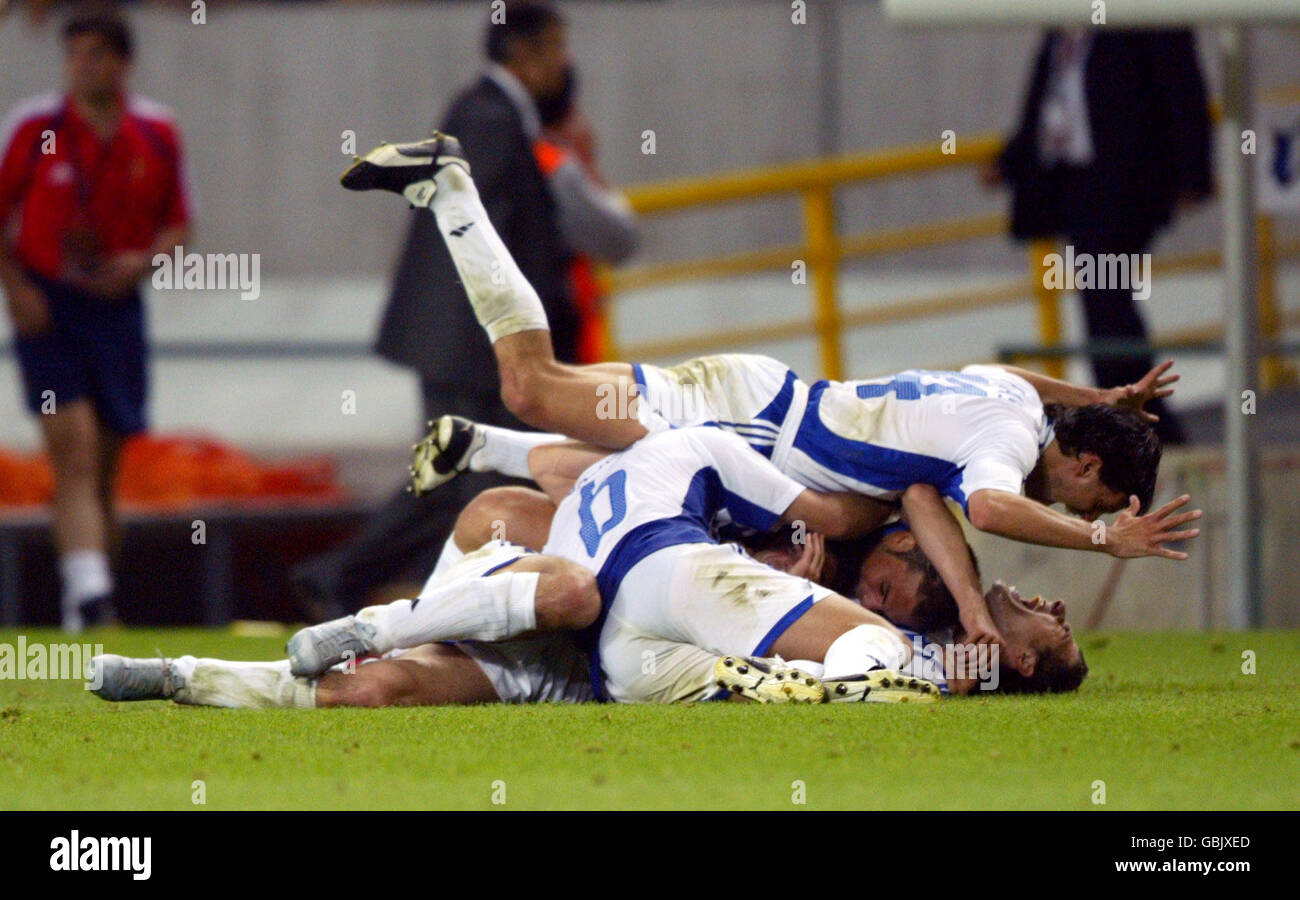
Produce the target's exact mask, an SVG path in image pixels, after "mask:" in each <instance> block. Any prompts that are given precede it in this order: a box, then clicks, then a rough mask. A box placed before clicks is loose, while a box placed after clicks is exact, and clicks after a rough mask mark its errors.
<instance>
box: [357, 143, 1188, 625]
mask: <svg viewBox="0 0 1300 900" xmlns="http://www.w3.org/2000/svg"><path fill="white" fill-rule="evenodd" d="M342 181H343V184H344V186H345V187H347V188H349V189H352V190H372V189H384V190H389V191H393V192H395V193H399V194H402V195H403V196H404V197H405V198H406V199H407V200H408V201H409V202H410V203H411V204H412V205H413V206H420V207H428V208H430V209H431V210H432V211H433V213H434V216H435V218H436V220H437V223H438V227H439V230H440V232H441V233H442V235H443V238H444V240H445V241H446V243H447V246H448V249H449V251H450V253H451V256H452V259H453V261H454V262H455V264H456V268H457V271H458V273H459V274H460V277H461V281H462V282H463V284H464V285H465V288H466V293H467V294H468V296H469V298H470V302H471V304H472V305H473V307H474V310H475V313H476V315H477V317H478V319H479V322H480V324H482V325H483V327H484V328H485V330H486V331H487V333H488V336H489V337H490V338H491V340H492V342H493V351H494V353H495V355H496V359H497V364H498V370H499V374H500V376H501V390H502V397H503V399H504V401H505V403H506V405H507V407H508V408H510V409H511V411H512V412H514V413H515V414H516V415H517V416H519V417H520V418H521V419H522V420H524V421H525V422H527V423H529V424H531V425H533V426H535V427H539V428H547V429H551V430H553V431H556V432H560V433H562V434H564V435H568V436H570V437H573V438H576V439H579V440H583V441H587V442H590V443H592V444H595V445H598V446H602V447H610V448H620V447H625V446H627V445H629V444H630V443H632V442H633V441H636V440H638V439H640V438H641V437H643V436H645V435H646V434H648V433H650V432H652V431H655V430H660V429H663V428H666V427H668V426H675V425H692V424H706V423H707V424H714V425H717V426H719V427H721V428H724V429H730V430H732V431H734V432H735V433H737V434H740V435H741V436H742V437H744V438H745V439H746V440H747V441H748V442H749V443H750V444H751V445H752V446H753V447H754V449H756V450H757V451H758V452H759V453H761V454H763V455H764V456H766V457H767V458H769V459H770V460H771V461H772V462H773V463H774V464H775V465H776V466H777V467H778V468H779V469H780V470H781V471H783V472H784V473H786V474H787V475H789V476H790V477H792V478H794V479H795V480H796V481H798V482H799V483H800V484H803V485H805V486H807V487H812V488H816V489H820V490H842V491H854V492H859V493H861V494H863V495H866V496H873V497H877V498H880V499H883V500H893V499H896V498H897V497H898V496H899V495H900V493H901V492H902V491H904V490H905V489H906V488H907V487H908V486H910V485H912V484H915V483H924V484H930V485H933V486H935V487H936V488H938V489H939V490H940V491H941V492H942V493H943V494H944V495H946V496H948V497H949V498H951V499H952V500H954V501H955V502H956V503H958V504H959V505H961V506H962V508H963V509H964V510H965V512H966V513H967V516H968V518H969V519H970V521H971V523H972V524H973V525H974V526H975V527H976V528H979V529H981V530H984V531H989V532H991V533H994V534H999V535H1002V536H1004V537H1009V538H1012V539H1015V540H1021V541H1026V542H1030V543H1038V544H1043V545H1047V546H1055V547H1068V548H1073V549H1080V550H1093V551H1102V552H1107V553H1110V554H1112V555H1114V556H1125V557H1129V556H1147V555H1151V556H1163V557H1166V558H1170V559H1184V558H1186V554H1185V553H1183V552H1181V551H1177V550H1174V549H1172V548H1170V547H1167V546H1165V545H1166V544H1167V543H1170V542H1175V541H1180V540H1186V539H1189V538H1194V537H1196V536H1197V534H1198V533H1199V531H1198V529H1195V528H1191V529H1185V530H1178V529H1179V528H1181V526H1183V525H1185V524H1187V523H1188V522H1191V521H1193V520H1195V519H1197V518H1199V517H1200V511H1199V510H1193V511H1187V512H1180V510H1181V509H1182V507H1183V506H1185V505H1186V503H1187V501H1188V499H1189V498H1188V497H1187V496H1182V497H1179V498H1177V499H1175V500H1173V501H1171V502H1170V503H1168V504H1166V505H1165V506H1163V507H1161V508H1160V509H1158V510H1156V511H1154V512H1152V513H1149V514H1147V515H1141V512H1142V510H1143V509H1144V508H1145V507H1147V506H1148V505H1149V504H1150V500H1151V496H1152V494H1153V492H1154V485H1155V476H1156V469H1157V466H1158V464H1159V459H1160V445H1159V441H1158V440H1157V439H1156V437H1155V435H1154V432H1153V431H1152V430H1151V428H1150V426H1149V424H1148V423H1147V422H1146V421H1144V419H1143V413H1142V407H1143V404H1144V403H1145V402H1147V401H1148V400H1150V399H1153V398H1156V397H1164V396H1167V395H1168V394H1169V393H1171V392H1172V391H1171V389H1170V388H1169V385H1170V384H1172V383H1173V381H1174V380H1176V378H1177V376H1169V375H1166V374H1165V373H1166V372H1167V370H1168V365H1165V366H1162V367H1157V368H1156V369H1153V370H1152V371H1151V372H1150V373H1148V375H1147V377H1146V378H1144V379H1143V380H1142V381H1141V382H1139V383H1138V384H1136V385H1130V386H1126V387H1123V388H1116V389H1113V390H1111V391H1093V390H1091V389H1087V388H1081V387H1077V386H1074V385H1070V384H1068V383H1065V382H1061V381H1057V380H1055V379H1050V378H1046V377H1044V376H1040V375H1037V374H1034V373H1031V372H1026V371H1022V370H1011V369H1009V368H1005V367H995V366H979V367H969V368H968V369H967V370H965V371H963V372H960V373H957V372H923V371H908V372H902V373H899V374H897V375H893V376H887V377H885V378H882V379H876V380H868V381H860V382H830V381H821V382H817V383H816V384H813V385H808V384H806V383H804V382H802V381H801V380H799V379H798V378H797V377H796V376H795V374H794V373H793V372H792V371H790V370H789V369H788V368H787V367H785V366H784V365H782V364H780V363H778V362H776V361H775V360H771V359H767V358H765V357H758V356H749V355H741V354H733V355H726V356H718V357H707V358H704V359H700V360H693V361H691V362H688V363H685V364H682V365H681V366H677V367H674V368H672V369H659V368H656V367H652V366H644V365H641V366H632V365H628V364H624V363H603V364H599V365H595V366H585V367H574V366H568V365H564V364H560V363H558V362H556V361H555V359H554V355H553V353H552V351H551V347H550V336H549V331H548V325H547V321H546V316H545V313H544V311H543V310H542V307H541V304H540V302H539V301H538V300H537V295H536V292H535V291H534V290H533V289H532V287H531V286H530V285H529V284H528V283H527V281H526V280H525V279H524V278H523V276H522V274H521V273H520V272H519V269H518V266H516V265H515V263H514V261H513V260H512V259H511V258H510V255H509V253H508V252H507V251H506V249H505V247H504V245H503V244H502V243H501V241H500V239H499V237H498V236H497V235H496V233H495V231H494V229H493V227H492V223H491V222H490V221H489V220H488V217H487V214H486V212H485V211H484V209H483V206H482V204H481V202H480V201H479V200H478V195H477V190H476V188H475V186H474V183H473V180H472V178H471V177H470V173H469V166H468V164H467V163H466V162H465V160H464V157H463V155H462V154H461V152H460V149H459V146H458V144H457V142H456V140H455V139H454V138H452V137H449V136H447V135H441V134H435V135H434V136H433V137H431V138H430V139H428V140H426V141H422V142H419V143H414V144H400V145H391V144H385V145H382V146H380V147H379V148H377V149H375V150H373V151H371V152H370V153H369V154H367V155H366V156H365V157H364V158H363V159H361V160H359V161H358V162H357V163H355V164H354V165H353V166H352V167H351V168H349V169H348V171H347V172H345V173H344V175H343V179H342ZM618 384H626V385H628V389H629V392H630V393H631V394H632V397H631V398H630V402H627V403H619V402H617V398H615V402H613V403H611V402H609V401H610V396H609V394H610V388H611V386H613V385H618ZM633 384H635V385H636V387H635V388H632V387H631V385H633ZM1044 402H1046V406H1044ZM554 440H555V436H554V435H551V436H547V435H528V436H522V435H517V434H515V433H512V432H508V431H506V430H502V429H486V428H475V427H472V426H470V425H469V424H468V423H463V422H460V421H457V420H454V419H444V420H441V421H440V422H439V423H438V424H437V427H436V429H435V432H434V434H433V435H431V439H430V440H429V441H428V442H427V443H426V444H425V445H424V446H423V452H422V453H420V454H418V455H417V466H416V470H417V471H416V473H415V474H416V479H417V481H416V484H417V487H421V488H430V487H434V486H436V485H437V484H438V483H440V482H441V481H445V480H446V479H447V478H449V477H451V476H452V475H454V474H455V472H456V471H458V470H460V469H464V468H467V467H468V468H485V469H486V468H495V469H497V470H499V471H505V472H508V473H511V474H523V472H525V471H526V470H527V462H528V456H529V452H530V451H531V450H532V449H533V448H534V447H538V446H540V445H543V444H545V443H547V442H549V441H554ZM1052 503H1061V504H1063V505H1064V506H1065V507H1066V508H1067V509H1068V510H1069V511H1070V512H1071V513H1073V514H1074V515H1073V516H1071V515H1066V514H1063V513H1060V512H1057V511H1055V510H1053V509H1051V508H1050V506H1049V504H1052ZM1116 511H1120V514H1119V516H1118V517H1117V518H1116V519H1115V521H1114V522H1113V523H1112V524H1111V525H1110V526H1109V527H1108V528H1106V529H1105V530H1104V531H1098V530H1097V529H1095V528H1094V527H1092V525H1091V524H1090V522H1091V521H1092V520H1095V519H1096V518H1097V517H1099V516H1100V515H1101V514H1103V513H1108V512H1116ZM875 512H877V513H878V512H879V509H878V508H877V509H876V510H875ZM881 521H883V519H880V518H877V519H874V520H872V521H870V522H865V523H864V525H866V526H867V527H874V526H875V525H878V524H880V522H881ZM1099 535H1100V536H1101V538H1100V539H1099V537H1098V536H1099ZM918 537H920V536H918ZM923 547H924V545H923ZM926 549H927V551H928V548H926ZM941 571H942V572H943V574H944V578H945V581H946V582H947V583H948V584H949V587H950V588H952V590H953V594H954V596H956V597H957V600H958V604H959V608H960V609H961V614H962V619H963V622H964V623H966V625H967V627H968V630H969V631H971V632H972V633H976V634H982V635H986V636H987V637H988V638H990V639H993V640H996V628H995V627H993V625H992V623H991V621H990V619H989V613H988V610H987V607H986V606H985V605H984V604H983V602H982V601H977V599H976V598H979V597H982V593H981V591H980V590H979V585H978V581H977V579H976V578H975V576H974V573H973V570H971V569H970V568H969V567H968V566H967V565H966V564H965V563H963V562H962V560H961V559H960V557H957V558H954V559H952V560H948V561H945V562H944V565H943V568H941Z"/></svg>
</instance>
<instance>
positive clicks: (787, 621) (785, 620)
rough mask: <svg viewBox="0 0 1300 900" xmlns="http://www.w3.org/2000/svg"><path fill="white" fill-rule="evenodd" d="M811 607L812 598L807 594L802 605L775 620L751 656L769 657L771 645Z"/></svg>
mask: <svg viewBox="0 0 1300 900" xmlns="http://www.w3.org/2000/svg"><path fill="white" fill-rule="evenodd" d="M812 606H813V598H812V594H809V595H808V596H807V597H805V598H804V599H803V602H802V603H800V604H799V605H798V606H796V607H795V608H794V609H792V610H790V611H789V612H788V613H786V614H785V615H783V616H782V617H781V618H780V619H779V620H777V623H776V624H775V625H773V626H772V629H771V630H770V631H768V633H767V634H765V635H763V639H762V640H761V641H759V642H758V646H757V647H755V648H754V653H753V655H754V656H767V655H769V654H770V653H771V651H772V645H773V644H775V643H776V642H777V640H779V639H780V637H781V635H783V634H785V632H786V629H787V628H789V627H790V626H791V625H793V624H794V623H795V621H796V620H797V619H798V618H799V617H800V616H802V615H803V614H804V613H806V612H807V611H808V610H810V609H812Z"/></svg>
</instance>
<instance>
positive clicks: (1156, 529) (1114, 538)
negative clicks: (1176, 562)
mask: <svg viewBox="0 0 1300 900" xmlns="http://www.w3.org/2000/svg"><path fill="white" fill-rule="evenodd" d="M1191 499H1192V498H1191V497H1190V496H1189V495H1187V494H1183V495H1182V496H1181V497H1176V498H1174V499H1173V500H1170V501H1169V502H1168V503H1166V504H1165V505H1164V506H1162V507H1160V508H1159V509H1157V510H1155V511H1154V512H1149V513H1147V514H1146V515H1145V516H1139V515H1138V509H1139V508H1140V506H1141V504H1140V503H1139V502H1138V498H1137V497H1130V498H1129V504H1128V509H1126V510H1123V511H1122V512H1121V513H1120V514H1119V515H1118V516H1116V517H1115V521H1114V523H1113V524H1112V525H1111V526H1110V528H1109V529H1107V533H1106V536H1105V540H1104V541H1103V542H1102V544H1103V546H1104V547H1105V548H1106V550H1107V552H1108V553H1110V555H1111V556H1118V557H1122V558H1126V559H1131V558H1134V557H1138V556H1163V557H1164V558H1165V559H1187V554H1186V553H1181V552H1179V551H1177V550H1170V549H1169V548H1168V547H1166V546H1165V544H1167V543H1170V542H1172V541H1186V540H1191V539H1192V538H1194V537H1196V536H1197V535H1199V534H1200V533H1201V529H1199V528H1189V529H1187V530H1185V531H1176V530H1175V529H1176V528H1178V527H1179V526H1181V525H1186V524H1187V523H1188V522H1192V521H1195V520H1196V519H1199V518H1200V517H1201V511H1200V510H1199V509H1193V510H1191V511H1190V512H1179V511H1178V510H1180V509H1182V507H1184V506H1186V505H1187V502H1188V501H1189V500H1191Z"/></svg>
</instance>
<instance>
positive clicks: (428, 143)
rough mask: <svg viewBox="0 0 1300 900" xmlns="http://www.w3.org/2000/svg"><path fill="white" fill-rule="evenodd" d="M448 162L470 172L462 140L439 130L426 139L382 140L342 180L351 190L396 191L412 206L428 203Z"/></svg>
mask: <svg viewBox="0 0 1300 900" xmlns="http://www.w3.org/2000/svg"><path fill="white" fill-rule="evenodd" d="M448 165H457V166H460V167H461V168H463V169H464V170H465V171H466V173H468V172H469V162H468V160H466V159H465V154H464V152H463V151H462V150H461V149H460V141H458V140H456V139H455V138H454V137H452V136H451V135H449V134H443V133H442V132H441V131H435V132H434V133H433V134H432V135H430V136H429V137H427V138H425V139H424V140H422V141H415V142H413V143H409V144H387V143H385V144H380V145H379V146H378V147H376V148H375V149H373V150H371V151H370V152H369V153H367V154H366V155H365V156H362V157H359V158H357V159H355V160H354V162H353V163H352V165H351V166H350V167H348V170H347V171H346V172H344V173H343V176H342V177H341V178H340V179H339V182H340V183H341V184H342V185H343V186H344V187H345V188H347V189H348V190H350V191H392V192H393V193H394V194H401V195H402V196H403V197H405V198H406V201H407V202H408V203H410V204H411V206H412V207H417V206H420V207H428V205H429V202H430V201H431V200H433V195H434V193H435V192H436V191H437V189H438V188H437V185H436V184H435V183H434V180H433V176H435V175H437V174H438V172H439V171H440V170H441V169H442V168H443V167H444V166H448Z"/></svg>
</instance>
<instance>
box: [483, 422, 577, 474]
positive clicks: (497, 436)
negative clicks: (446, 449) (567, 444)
mask: <svg viewBox="0 0 1300 900" xmlns="http://www.w3.org/2000/svg"><path fill="white" fill-rule="evenodd" d="M474 427H475V428H477V429H478V430H479V433H480V434H482V435H483V446H482V447H480V448H479V449H478V451H477V452H476V453H475V454H474V455H473V456H471V457H470V458H469V470H470V471H471V472H500V473H501V474H502V475H509V476H511V477H512V478H531V477H532V474H531V473H530V472H529V471H528V451H529V450H532V449H533V448H534V447H540V446H541V445H542V444H554V443H556V442H558V441H563V440H567V439H566V438H565V436H564V435H562V434H546V433H544V432H537V431H515V430H514V429H513V428H498V427H497V426H496V425H475V426H474Z"/></svg>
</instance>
